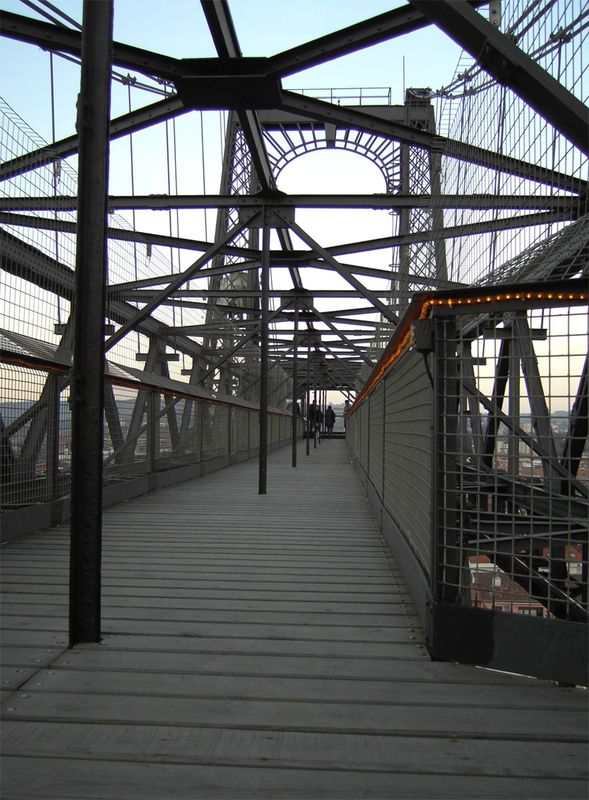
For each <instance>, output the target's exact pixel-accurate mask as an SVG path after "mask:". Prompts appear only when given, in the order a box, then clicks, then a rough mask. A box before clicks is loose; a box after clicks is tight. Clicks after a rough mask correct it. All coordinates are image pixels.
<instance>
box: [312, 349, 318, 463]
mask: <svg viewBox="0 0 589 800" xmlns="http://www.w3.org/2000/svg"><path fill="white" fill-rule="evenodd" d="M314 355H315V363H314V365H313V403H314V404H315V408H316V409H318V408H319V403H318V402H317V350H315V354H314ZM318 416H319V415H318V413H317V411H315V420H314V421H313V449H314V450H316V449H317V417H318Z"/></svg>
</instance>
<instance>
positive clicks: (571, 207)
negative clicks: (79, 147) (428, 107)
mask: <svg viewBox="0 0 589 800" xmlns="http://www.w3.org/2000/svg"><path fill="white" fill-rule="evenodd" d="M578 204H579V198H578V197H577V196H576V195H560V196H555V195H513V194H510V195H497V194H460V195H457V194H448V195H444V194H436V195H430V194H349V195H348V194H338V195H332V194H304V195H303V194H293V195H282V196H275V197H274V198H273V199H272V203H271V205H272V206H273V207H275V208H285V209H286V208H343V209H348V208H350V209H354V208H358V209H370V210H373V211H377V210H381V209H384V210H387V211H389V210H398V209H413V208H427V209H447V208H457V209H469V210H470V209H480V210H487V209H493V210H494V209H497V210H499V209H515V210H521V209H524V210H526V211H527V210H535V209H543V210H550V211H558V212H568V214H569V218H574V217H575V216H576V215H577V214H578ZM107 206H108V210H109V212H112V211H118V210H129V209H133V210H135V211H141V210H146V209H147V210H150V211H161V210H168V209H198V208H254V209H261V208H268V201H267V199H266V198H264V197H257V196H256V195H210V194H209V195H196V194H194V195H167V194H166V195H155V194H150V195H145V196H141V195H126V196H125V195H120V196H115V195H111V196H110V197H109V198H108V200H107ZM75 208H76V198H75V197H66V196H63V195H60V196H58V197H26V198H20V197H2V198H0V209H18V210H22V211H39V210H45V211H47V210H52V211H74V210H75ZM437 230H439V228H438V229H437ZM432 233H434V234H435V231H432ZM438 238H440V237H438Z"/></svg>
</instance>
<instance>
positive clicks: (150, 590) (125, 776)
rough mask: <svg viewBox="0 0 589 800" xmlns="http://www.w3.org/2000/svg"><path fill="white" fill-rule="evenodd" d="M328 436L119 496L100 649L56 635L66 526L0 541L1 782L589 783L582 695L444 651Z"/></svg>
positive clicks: (130, 785)
mask: <svg viewBox="0 0 589 800" xmlns="http://www.w3.org/2000/svg"><path fill="white" fill-rule="evenodd" d="M330 444H332V443H330ZM333 444H337V447H338V448H339V449H336V448H330V447H327V446H325V447H322V448H321V450H322V452H321V453H320V454H318V457H317V458H316V459H315V461H312V460H310V461H307V462H305V459H304V458H302V463H303V464H304V468H303V467H302V466H301V468H297V470H295V471H293V470H292V468H291V467H290V463H289V456H290V450H289V449H288V448H287V451H285V452H284V453H283V454H282V455H281V454H280V453H277V454H273V455H272V457H271V469H270V470H269V474H270V475H271V480H270V482H269V492H270V494H269V495H267V496H265V497H260V496H258V495H257V493H256V481H255V469H256V465H255V463H253V464H240V465H237V466H236V467H232V468H231V469H230V470H229V471H226V472H221V473H217V474H214V475H209V476H206V477H205V478H203V479H199V480H196V481H190V482H187V483H186V484H183V485H179V486H174V487H168V488H167V489H164V490H161V491H160V492H157V493H153V494H151V495H148V496H146V497H144V498H140V499H138V500H136V501H131V502H129V503H125V504H122V505H121V506H119V507H116V508H113V509H110V510H108V511H107V512H106V513H105V515H104V572H103V576H104V598H103V599H104V603H103V612H104V638H103V641H102V642H101V643H100V644H87V645H80V646H78V647H76V648H75V649H74V650H65V646H66V644H67V641H66V636H65V631H66V628H67V575H68V546H67V529H66V528H65V527H63V528H60V529H58V530H57V529H56V530H55V531H49V532H43V533H42V534H39V535H34V536H30V537H26V539H23V540H20V541H19V540H16V541H15V542H13V543H10V544H9V545H8V546H7V549H6V550H5V552H6V554H7V556H8V557H7V559H5V560H4V563H3V569H4V576H5V581H4V583H3V600H4V604H3V605H4V607H3V611H4V615H5V616H4V636H5V637H6V641H7V642H8V643H9V644H8V645H7V647H6V648H5V650H4V652H3V657H4V661H5V663H7V664H8V665H9V670H10V672H9V677H8V679H7V680H9V681H10V684H9V686H10V689H14V690H16V691H12V692H11V693H10V694H9V696H8V697H7V699H6V700H5V702H4V711H3V715H4V723H3V737H4V756H5V764H4V771H3V781H4V783H3V787H2V788H3V791H4V792H5V796H7V797H10V798H13V797H14V798H15V800H19V799H20V798H22V800H24V798H28V800H30V798H32V797H35V798H37V797H43V798H48V799H49V798H58V797H59V798H76V800H79V798H80V797H84V798H88V800H91V799H92V798H101V800H103V798H104V797H106V796H108V797H123V796H124V797H125V800H127V799H128V798H130V800H133V798H134V797H141V798H142V800H150V798H153V800H156V799H157V800H162V798H163V797H172V796H173V797H174V798H180V800H181V799H182V798H184V797H186V798H188V797H189V798H190V799H191V800H193V799H194V798H203V800H217V798H224V797H226V798H232V800H235V798H236V797H239V798H240V800H242V798H248V797H251V798H256V800H263V799H264V798H272V800H277V798H288V797H293V798H295V797H296V798H300V799H301V800H303V798H304V800H310V798H316V797H321V798H334V800H335V798H337V799H338V800H339V799H340V798H350V799H351V798H353V800H357V798H359V797H367V798H379V799H380V800H382V798H384V797H387V798H388V797H403V798H412V797H420V798H423V797H432V798H436V797H438V798H446V799H447V798H449V797H457V798H469V800H471V798H472V797H481V798H485V797H487V798H489V799H490V798H493V800H496V798H497V797H500V796H501V797H508V796H513V797H516V796H517V797H522V798H524V797H526V796H527V797H529V798H532V797H534V798H543V797H551V798H552V797H554V798H559V797H560V798H563V799H564V798H565V797H566V798H573V797H581V796H584V795H583V792H584V790H585V783H584V778H585V777H586V763H585V758H584V755H585V744H583V742H584V741H585V739H586V719H587V717H586V713H585V700H586V694H585V693H583V692H582V691H578V690H572V689H568V690H567V689H563V688H558V687H555V686H552V685H550V684H547V683H543V682H540V681H533V680H531V679H529V678H525V677H517V676H510V675H505V674H501V673H496V672H490V671H487V670H480V669H473V668H470V667H465V666H461V665H456V664H434V663H432V662H431V661H430V660H429V657H428V656H427V653H426V650H425V648H424V645H423V637H422V633H421V631H420V630H419V629H418V626H417V623H416V616H415V611H414V608H413V606H412V603H411V602H410V600H409V598H408V594H407V590H406V587H405V586H404V584H403V582H402V580H401V578H400V575H399V571H398V569H397V568H396V566H395V565H394V563H393V562H392V561H391V558H390V554H387V552H386V547H385V546H384V545H383V542H382V539H381V537H380V534H379V533H378V531H377V530H376V528H375V525H374V521H373V519H372V517H371V516H370V514H369V513H368V510H367V507H366V503H365V499H364V495H363V493H362V490H361V488H360V485H359V484H358V482H357V481H356V477H355V474H354V471H353V468H352V466H351V465H350V464H349V463H348V459H347V455H346V451H345V443H340V442H338V443H335V442H334V443H333ZM340 445H341V446H340ZM326 471H328V472H329V475H330V479H329V480H330V482H331V483H332V484H334V485H337V486H338V491H337V492H332V493H329V495H328V496H325V493H324V492H323V491H322V490H321V487H322V486H323V485H324V483H325V480H326ZM252 478H253V480H252ZM229 480H230V481H231V483H230V484H229V483H228V481H229ZM301 498H304V499H305V501H304V503H302V502H301ZM17 670H23V672H18V671H17ZM21 677H22V678H23V679H24V681H25V682H24V683H23V682H22V681H21V680H20V678H21Z"/></svg>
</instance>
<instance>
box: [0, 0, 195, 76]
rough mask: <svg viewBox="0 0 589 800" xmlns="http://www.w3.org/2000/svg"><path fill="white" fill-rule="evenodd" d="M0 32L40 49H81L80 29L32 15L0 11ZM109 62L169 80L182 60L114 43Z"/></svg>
mask: <svg viewBox="0 0 589 800" xmlns="http://www.w3.org/2000/svg"><path fill="white" fill-rule="evenodd" d="M0 34H1V35H2V36H6V37H7V38H8V39H16V40H17V41H19V42H28V43H29V44H36V45H38V46H39V47H41V48H42V49H43V50H50V51H53V52H60V53H70V54H71V55H75V56H79V55H80V54H81V52H82V35H81V34H80V32H79V31H75V30H72V29H71V28H66V27H65V26H63V25H50V24H49V23H47V22H40V21H39V20H35V19H32V18H31V17H23V16H21V15H20V14H12V13H10V12H9V11H0ZM112 53H113V57H112V63H113V64H116V65H117V66H119V67H124V68H125V69H130V70H132V71H133V72H140V73H142V74H143V75H147V76H150V77H151V76H155V77H157V78H161V79H163V80H167V81H172V80H173V79H174V78H175V77H176V76H177V75H181V74H182V66H181V61H180V60H179V59H177V58H172V57H170V56H164V55H160V54H159V53H153V52H150V51H149V50H142V49H141V48H139V47H131V46H130V45H126V44H121V43H120V42H113V47H112Z"/></svg>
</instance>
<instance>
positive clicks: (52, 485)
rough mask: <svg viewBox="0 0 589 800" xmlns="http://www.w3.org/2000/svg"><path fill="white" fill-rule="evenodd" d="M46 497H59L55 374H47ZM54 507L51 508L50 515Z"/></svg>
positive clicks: (57, 387)
mask: <svg viewBox="0 0 589 800" xmlns="http://www.w3.org/2000/svg"><path fill="white" fill-rule="evenodd" d="M46 385H47V388H48V398H47V438H46V444H45V448H46V453H47V499H48V500H50V501H54V500H57V499H58V497H59V401H60V391H59V389H60V381H59V378H58V376H57V375H55V374H54V373H49V375H48V376H47V384H46ZM54 511H55V509H53V510H52V515H53V514H54Z"/></svg>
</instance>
